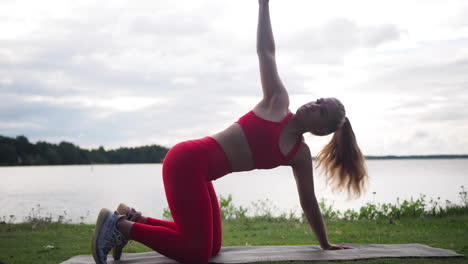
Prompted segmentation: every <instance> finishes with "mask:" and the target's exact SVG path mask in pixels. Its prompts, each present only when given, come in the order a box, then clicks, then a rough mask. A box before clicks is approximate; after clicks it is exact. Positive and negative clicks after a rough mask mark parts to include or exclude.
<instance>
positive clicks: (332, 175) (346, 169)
mask: <svg viewBox="0 0 468 264" xmlns="http://www.w3.org/2000/svg"><path fill="white" fill-rule="evenodd" d="M340 123H341V122H340ZM319 166H322V168H323V169H324V171H325V175H326V177H327V184H330V185H331V186H332V189H333V190H346V191H347V193H348V195H349V196H348V197H349V198H351V197H352V198H357V197H359V196H361V194H362V193H363V192H364V189H365V185H366V183H367V179H368V176H367V169H366V166H365V163H364V156H363V155H362V152H361V150H360V149H359V146H358V145H357V142H356V136H355V135H354V132H353V128H352V127H351V123H350V122H349V119H348V118H347V117H345V118H344V121H342V125H341V127H339V128H338V129H337V130H336V131H335V134H334V135H333V138H332V139H331V140H330V142H329V143H328V144H327V145H326V146H325V147H324V148H323V149H322V150H321V151H320V152H319V154H318V155H317V167H319Z"/></svg>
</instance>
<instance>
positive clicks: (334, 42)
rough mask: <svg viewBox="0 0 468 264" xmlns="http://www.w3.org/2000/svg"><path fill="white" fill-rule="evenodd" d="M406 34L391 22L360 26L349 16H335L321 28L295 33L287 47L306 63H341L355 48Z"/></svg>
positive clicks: (376, 44)
mask: <svg viewBox="0 0 468 264" xmlns="http://www.w3.org/2000/svg"><path fill="white" fill-rule="evenodd" d="M404 33H405V31H404V30H401V29H398V28H397V27H396V26H395V25H392V24H382V25H377V26H360V25H358V24H357V22H356V21H353V20H350V19H347V18H335V19H332V20H328V21H327V22H325V23H324V24H323V25H321V26H320V27H309V28H307V29H305V30H302V31H300V32H295V33H294V34H292V36H290V37H289V39H288V40H287V41H286V42H287V44H285V49H287V50H289V51H290V52H291V53H293V54H294V55H295V57H296V59H297V60H299V61H300V62H303V63H304V62H307V63H309V64H342V63H343V61H344V59H345V56H346V55H347V54H349V53H351V52H353V51H354V50H356V49H359V48H376V47H378V46H379V45H381V44H384V43H386V42H390V41H397V40H399V39H400V38H401V35H402V34H404Z"/></svg>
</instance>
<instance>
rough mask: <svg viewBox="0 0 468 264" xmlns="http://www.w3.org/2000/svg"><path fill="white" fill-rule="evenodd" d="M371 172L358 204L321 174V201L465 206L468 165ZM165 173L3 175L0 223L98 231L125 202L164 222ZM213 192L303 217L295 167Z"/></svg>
mask: <svg viewBox="0 0 468 264" xmlns="http://www.w3.org/2000/svg"><path fill="white" fill-rule="evenodd" d="M367 167H368V170H369V176H370V184H369V187H368V191H367V193H366V194H365V195H363V196H362V197H361V198H359V199H357V200H352V201H348V200H347V199H346V195H344V194H334V193H332V192H331V191H330V189H329V188H327V187H326V186H325V184H324V177H323V176H322V175H321V173H320V171H315V176H314V182H315V190H316V196H317V198H318V199H319V200H320V199H322V198H324V199H326V200H327V201H328V202H329V203H333V204H334V207H335V208H337V209H341V210H344V209H348V208H353V209H357V208H359V207H360V206H361V205H364V204H365V203H367V202H376V203H377V202H392V203H394V202H396V199H397V197H399V198H400V199H410V198H411V197H414V198H418V197H419V194H425V195H426V196H427V197H428V198H437V197H440V198H441V199H442V200H446V199H447V200H450V201H452V202H456V203H460V202H461V201H460V196H459V192H460V190H461V187H460V186H462V185H463V186H465V188H467V187H468V159H452V160H444V159H440V160H370V161H367ZM161 168H162V165H161V164H139V165H129V164H125V165H94V166H91V165H81V166H32V167H0V180H1V182H0V217H4V219H5V220H6V221H10V220H12V221H14V222H21V221H23V220H24V218H25V217H27V216H28V215H31V214H33V213H34V214H36V215H40V216H48V215H49V214H50V215H51V216H52V217H53V219H55V220H56V219H57V218H58V217H59V216H60V215H62V216H64V217H65V219H67V220H70V221H72V222H85V223H94V222H95V219H96V216H97V213H98V212H99V210H100V209H101V208H102V207H107V208H110V209H114V208H115V207H116V206H117V205H118V204H119V203H120V202H125V203H127V204H128V205H131V206H133V207H135V208H137V209H138V210H140V211H142V212H143V213H144V215H147V216H152V217H156V218H160V217H161V215H162V212H163V209H164V208H166V207H167V202H166V199H165V194H164V188H163V185H162V179H161ZM214 186H215V189H216V192H217V194H218V196H220V195H222V196H227V195H229V194H231V195H232V197H233V202H234V205H236V206H244V207H248V208H250V209H251V211H253V210H252V209H253V206H252V203H253V202H258V201H265V200H266V199H268V203H269V205H270V209H272V211H273V212H275V213H276V214H279V213H282V212H286V213H289V212H295V213H296V214H299V213H300V206H299V199H298V195H297V191H296V186H295V181H294V177H293V175H292V171H291V168H290V167H278V168H276V169H273V170H254V171H250V172H241V173H233V174H229V175H226V176H224V177H223V178H221V179H219V180H217V181H215V182H214ZM373 193H375V194H373ZM33 208H34V209H33ZM10 215H14V218H12V219H10Z"/></svg>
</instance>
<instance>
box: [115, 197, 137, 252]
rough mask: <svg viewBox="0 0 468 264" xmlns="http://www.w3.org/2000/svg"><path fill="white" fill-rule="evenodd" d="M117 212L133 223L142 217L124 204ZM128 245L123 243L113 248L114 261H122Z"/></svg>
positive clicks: (120, 205)
mask: <svg viewBox="0 0 468 264" xmlns="http://www.w3.org/2000/svg"><path fill="white" fill-rule="evenodd" d="M116 212H117V214H119V215H125V219H127V220H128V221H132V222H135V221H136V220H137V219H138V217H140V216H141V213H140V212H137V211H136V210H135V209H133V208H131V207H129V206H127V205H126V204H124V203H121V204H119V206H118V207H117V210H116ZM126 245H127V243H123V244H120V245H115V246H113V247H112V257H113V258H114V260H120V258H121V257H122V251H123V248H124V247H125V246H126Z"/></svg>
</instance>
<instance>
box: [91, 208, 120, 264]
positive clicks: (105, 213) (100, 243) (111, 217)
mask: <svg viewBox="0 0 468 264" xmlns="http://www.w3.org/2000/svg"><path fill="white" fill-rule="evenodd" d="M122 217H125V216H119V215H117V213H112V212H111V211H110V210H109V209H105V208H104V209H101V211H100V212H99V216H98V219H97V221H96V227H95V228H94V235H93V240H92V245H91V251H92V253H93V258H94V261H95V262H96V263H98V264H102V263H107V262H106V260H107V253H109V251H110V250H111V248H112V247H113V246H116V245H122V244H124V243H127V238H126V237H125V236H124V235H123V234H122V233H120V231H119V230H117V226H116V224H117V221H118V220H119V219H120V218H122Z"/></svg>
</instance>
